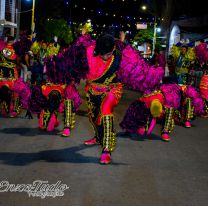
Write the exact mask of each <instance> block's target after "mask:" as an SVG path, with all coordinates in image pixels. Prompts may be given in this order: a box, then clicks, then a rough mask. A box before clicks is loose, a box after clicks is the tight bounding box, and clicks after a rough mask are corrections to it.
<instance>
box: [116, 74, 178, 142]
mask: <svg viewBox="0 0 208 206" xmlns="http://www.w3.org/2000/svg"><path fill="white" fill-rule="evenodd" d="M176 82H177V81H175V80H174V78H172V77H165V78H163V84H162V85H161V86H159V85H158V88H157V89H156V90H153V91H152V92H149V93H144V94H143V95H142V96H141V97H140V98H139V99H138V100H136V101H134V102H133V103H132V104H131V105H130V106H129V108H128V109H127V111H126V114H125V116H124V118H123V120H122V122H121V123H120V126H121V128H122V129H123V130H125V131H126V132H129V133H138V134H139V135H142V136H143V135H150V134H151V133H152V131H153V129H154V127H155V125H156V122H157V121H158V120H160V122H161V123H162V129H161V139H162V140H164V141H169V140H170V136H169V135H170V133H171V132H172V131H173V129H174V112H175V110H177V109H179V107H180V101H181V94H180V87H179V86H178V84H177V83H176Z"/></svg>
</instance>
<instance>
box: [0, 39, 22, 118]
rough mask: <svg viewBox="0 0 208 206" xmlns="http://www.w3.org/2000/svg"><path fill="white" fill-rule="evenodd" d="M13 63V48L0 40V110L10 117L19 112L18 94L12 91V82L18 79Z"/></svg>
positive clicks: (14, 55)
mask: <svg viewBox="0 0 208 206" xmlns="http://www.w3.org/2000/svg"><path fill="white" fill-rule="evenodd" d="M15 61H16V54H15V51H14V49H13V46H12V45H11V44H6V43H5V42H4V41H3V40H0V109H1V113H2V114H4V115H5V114H9V115H10V117H15V116H17V115H18V113H19V112H20V103H19V97H18V94H17V93H15V92H14V91H13V85H14V81H15V80H17V79H18V77H19V75H18V72H17V67H16V63H15Z"/></svg>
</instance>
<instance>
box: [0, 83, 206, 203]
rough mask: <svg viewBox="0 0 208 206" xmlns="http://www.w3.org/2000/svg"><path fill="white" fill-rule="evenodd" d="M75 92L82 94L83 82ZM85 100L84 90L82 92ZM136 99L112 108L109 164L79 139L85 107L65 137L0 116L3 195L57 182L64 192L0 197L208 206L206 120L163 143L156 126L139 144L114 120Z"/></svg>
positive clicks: (88, 133)
mask: <svg viewBox="0 0 208 206" xmlns="http://www.w3.org/2000/svg"><path fill="white" fill-rule="evenodd" d="M80 90H81V91H83V85H81V87H80ZM82 96H84V95H83V92H82ZM137 96H138V94H137V93H136V92H133V91H129V90H125V93H124V95H123V98H122V100H121V102H120V105H119V106H118V107H117V108H116V110H115V120H116V124H115V127H116V130H117V132H118V135H119V137H118V145H117V149H116V151H115V152H114V153H113V164H111V165H100V164H99V163H98V162H99V157H100V152H101V150H100V147H99V146H91V147H86V146H84V145H83V141H84V140H86V139H88V138H89V137H92V136H93V130H92V128H91V126H90V124H89V122H88V119H87V117H86V115H85V112H84V111H85V110H86V105H85V103H83V104H82V106H81V108H80V111H79V115H77V118H76V120H77V124H76V128H75V129H74V130H73V131H72V134H71V137H70V138H61V137H60V136H58V135H56V133H57V132H58V130H61V128H62V124H61V125H60V126H59V127H58V130H57V131H56V132H53V133H50V134H48V133H44V132H41V131H39V130H38V128H37V119H36V118H34V119H33V120H28V119H24V118H21V117H20V118H15V119H12V118H3V117H1V118H0V182H1V183H0V191H2V190H3V189H5V188H6V187H3V186H2V184H3V183H2V181H8V183H9V184H15V185H17V184H32V183H33V181H36V180H43V181H48V183H49V184H50V185H52V184H55V183H57V184H58V182H59V181H61V183H62V184H66V185H67V186H68V187H69V188H68V189H67V190H65V191H64V196H62V197H55V198H52V197H46V198H45V199H41V198H40V197H29V196H28V193H26V192H1V193H0V205H3V206H5V205H8V206H16V205H17V206H25V205H29V206H41V205H44V206H47V205H49V206H57V205H59V206H65V205H69V206H118V205H119V206H126V205H128V206H207V205H208V119H201V118H199V119H197V120H195V121H194V122H193V127H192V128H190V129H186V128H183V127H179V126H176V128H175V131H174V132H173V133H172V140H171V142H169V143H166V142H162V141H161V140H160V136H159V134H160V126H159V125H158V126H157V127H156V128H155V130H154V134H153V135H151V136H149V137H147V138H145V139H143V138H141V137H140V136H137V135H131V136H129V135H127V134H125V133H123V132H122V131H121V130H120V128H119V126H118V123H119V122H120V121H121V119H122V117H123V115H124V113H125V109H126V108H127V106H128V105H129V103H130V102H132V101H133V100H135V99H136V98H137Z"/></svg>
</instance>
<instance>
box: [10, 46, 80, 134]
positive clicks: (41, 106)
mask: <svg viewBox="0 0 208 206" xmlns="http://www.w3.org/2000/svg"><path fill="white" fill-rule="evenodd" d="M49 45H50V46H49V48H48V49H47V50H46V51H45V48H43V49H44V52H43V51H42V50H43V49H42V50H41V49H40V48H41V47H39V45H38V44H37V43H36V45H33V46H32V50H33V52H34V54H35V56H36V58H37V59H36V61H35V62H34V65H33V68H32V70H31V71H32V80H31V83H32V85H31V86H30V87H29V85H26V84H24V83H23V82H21V81H17V82H16V83H15V87H14V88H15V90H16V91H17V92H18V93H19V94H20V96H21V99H22V104H23V105H24V108H25V109H27V110H28V112H29V113H36V114H38V118H39V128H40V129H43V130H46V131H53V130H54V129H55V128H56V127H57V126H58V124H59V121H58V112H64V130H63V133H62V135H63V136H69V135H70V129H72V128H73V126H74V123H75V119H74V117H75V115H74V113H75V111H77V110H78V108H79V106H80V104H81V98H80V96H79V94H78V91H77V89H76V87H75V85H73V83H72V79H67V78H66V77H65V75H66V73H65V70H64V68H63V66H64V64H62V58H63V55H62V54H61V53H58V49H57V48H54V47H57V46H58V45H57V44H56V46H55V44H53V45H52V44H49ZM40 51H42V52H40ZM43 53H44V55H42V54H43ZM45 55H46V56H45ZM58 67H59V68H60V69H59V70H56V68H58Z"/></svg>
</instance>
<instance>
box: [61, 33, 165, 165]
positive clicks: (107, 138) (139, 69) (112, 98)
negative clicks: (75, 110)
mask: <svg viewBox="0 0 208 206" xmlns="http://www.w3.org/2000/svg"><path fill="white" fill-rule="evenodd" d="M63 62H66V64H67V65H68V71H70V72H68V74H67V75H69V74H70V75H71V76H73V77H74V79H75V82H76V81H77V82H78V81H79V80H80V79H86V80H87V81H86V90H85V91H86V98H87V105H88V115H89V120H90V122H91V124H92V126H93V129H94V132H95V136H94V137H93V138H92V139H90V140H87V141H85V144H86V145H93V144H100V145H101V147H102V154H101V157H100V163H101V164H109V163H110V162H111V152H112V151H113V150H114V149H115V147H116V134H115V131H114V116H113V110H114V108H115V107H116V106H117V105H118V103H119V100H120V98H121V94H122V84H126V85H128V86H130V87H132V88H134V89H136V90H138V91H144V90H148V89H152V88H154V87H155V85H157V84H158V82H160V80H161V79H162V76H163V75H164V71H163V69H162V68H155V67H150V66H148V65H147V64H146V63H145V61H144V60H143V59H142V58H141V57H140V54H139V53H138V52H137V51H136V50H135V49H134V48H133V47H132V46H130V45H125V44H124V43H121V42H119V41H117V42H115V40H114V37H113V36H111V35H108V34H106V35H103V36H101V37H100V38H99V39H97V40H96V42H94V41H91V38H90V36H89V35H85V32H83V36H81V37H80V38H78V40H77V41H76V44H75V45H71V46H70V47H69V49H68V51H67V53H66V54H65V58H64V60H63ZM67 75H65V76H66V78H67ZM152 80H153V81H152Z"/></svg>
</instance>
